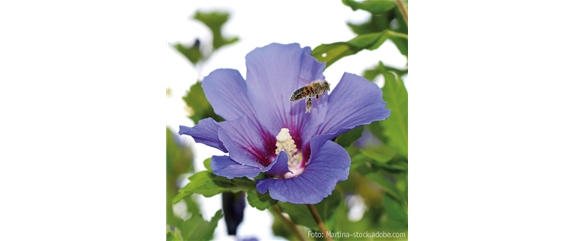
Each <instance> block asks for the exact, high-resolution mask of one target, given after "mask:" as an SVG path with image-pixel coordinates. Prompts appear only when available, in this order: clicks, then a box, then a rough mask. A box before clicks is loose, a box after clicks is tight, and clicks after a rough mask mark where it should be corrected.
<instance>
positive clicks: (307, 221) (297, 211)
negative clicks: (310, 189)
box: [278, 190, 341, 229]
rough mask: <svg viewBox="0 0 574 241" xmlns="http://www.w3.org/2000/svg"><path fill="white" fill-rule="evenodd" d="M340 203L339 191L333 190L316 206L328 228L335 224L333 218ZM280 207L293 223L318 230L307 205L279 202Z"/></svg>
mask: <svg viewBox="0 0 574 241" xmlns="http://www.w3.org/2000/svg"><path fill="white" fill-rule="evenodd" d="M340 201H341V194H340V193H339V191H337V190H333V193H332V194H331V195H329V196H328V197H326V198H325V199H323V201H321V202H320V203H317V204H315V208H316V209H317V212H318V213H319V216H321V219H322V220H323V223H325V225H326V226H327V228H330V225H332V224H333V221H331V218H332V217H334V215H333V214H334V213H335V209H336V208H337V206H339V204H340ZM278 205H279V208H280V209H281V211H282V212H284V213H287V214H289V217H290V218H291V220H292V221H293V223H295V224H298V225H303V226H307V227H309V228H311V229H318V226H317V223H316V222H315V219H314V218H313V215H312V214H311V211H309V208H308V207H307V205H306V204H292V203H284V202H278Z"/></svg>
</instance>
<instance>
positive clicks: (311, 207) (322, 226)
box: [307, 204, 333, 241]
mask: <svg viewBox="0 0 574 241" xmlns="http://www.w3.org/2000/svg"><path fill="white" fill-rule="evenodd" d="M307 207H308V208H309V211H311V214H313V218H315V222H317V226H319V229H320V230H321V233H323V237H324V238H325V240H327V241H333V238H331V236H327V228H326V227H325V224H324V223H323V220H321V216H319V212H317V209H316V208H315V206H314V205H313V204H307Z"/></svg>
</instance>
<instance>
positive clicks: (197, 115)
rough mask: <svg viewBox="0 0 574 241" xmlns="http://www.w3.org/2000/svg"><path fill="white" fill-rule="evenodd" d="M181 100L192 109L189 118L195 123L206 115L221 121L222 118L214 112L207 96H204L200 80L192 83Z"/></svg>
mask: <svg viewBox="0 0 574 241" xmlns="http://www.w3.org/2000/svg"><path fill="white" fill-rule="evenodd" d="M183 100H184V101H185V103H186V104H187V106H188V107H189V108H190V109H191V111H192V113H191V116H190V117H189V118H190V119H191V120H193V122H195V123H196V124H197V122H199V120H202V119H205V118H208V117H211V118H213V119H214V120H215V121H217V122H220V121H223V118H221V117H220V116H218V115H217V114H215V111H214V110H213V107H211V104H209V102H208V101H207V98H205V94H204V93H203V88H201V82H199V81H198V82H196V83H195V84H194V85H192V86H191V87H190V88H189V91H188V92H187V94H186V95H185V96H184V97H183Z"/></svg>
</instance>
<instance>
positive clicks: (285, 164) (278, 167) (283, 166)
mask: <svg viewBox="0 0 574 241" xmlns="http://www.w3.org/2000/svg"><path fill="white" fill-rule="evenodd" d="M269 166H271V168H270V169H269V171H267V174H269V175H270V176H273V177H282V176H283V175H285V173H287V172H290V173H293V172H292V171H290V170H289V157H287V153H285V152H284V151H281V152H279V155H277V157H275V160H274V161H273V163H272V164H271V165H269ZM269 166H268V167H269Z"/></svg>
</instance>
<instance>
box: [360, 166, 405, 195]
mask: <svg viewBox="0 0 574 241" xmlns="http://www.w3.org/2000/svg"><path fill="white" fill-rule="evenodd" d="M365 176H366V177H368V178H369V179H371V180H372V181H374V182H375V183H376V184H379V186H381V187H382V188H383V189H385V191H386V192H387V193H388V194H389V195H391V196H393V197H394V198H396V199H397V200H399V201H401V202H403V201H404V200H405V199H404V198H403V196H402V194H401V193H400V191H399V190H398V189H397V187H395V185H394V184H393V183H392V182H391V181H389V179H387V178H385V177H384V176H383V174H382V173H380V172H379V173H375V172H371V173H368V174H366V175H365Z"/></svg>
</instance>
